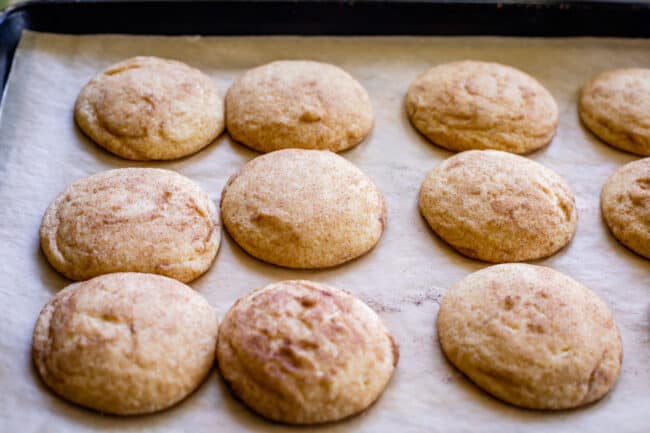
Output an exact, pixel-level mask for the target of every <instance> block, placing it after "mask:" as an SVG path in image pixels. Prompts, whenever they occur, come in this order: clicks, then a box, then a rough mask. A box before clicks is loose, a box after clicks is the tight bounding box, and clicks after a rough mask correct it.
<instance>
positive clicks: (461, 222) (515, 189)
mask: <svg viewBox="0 0 650 433" xmlns="http://www.w3.org/2000/svg"><path fill="white" fill-rule="evenodd" d="M420 211H421V213H422V215H423V216H424V218H425V219H426V220H427V222H428V223H429V225H430V226H431V228H432V229H433V231H435V232H436V234H437V235H438V236H440V237H441V238H442V239H443V240H444V241H445V242H447V243H448V244H449V245H451V246H452V247H453V248H454V249H456V250H457V251H459V252H460V253H461V254H463V255H466V256H468V257H471V258H475V259H479V260H484V261H486V262H493V263H501V262H518V261H525V260H535V259H540V258H543V257H547V256H550V255H551V254H554V253H555V252H557V251H558V250H559V249H561V248H562V247H564V246H565V245H566V244H568V243H569V241H570V240H571V238H572V237H573V235H574V233H575V230H576V224H577V220H578V214H577V211H576V206H575V198H574V196H573V192H572V191H571V189H570V188H569V186H568V185H567V184H566V182H565V181H564V179H562V178H561V177H560V176H559V175H557V174H556V173H555V172H553V171H551V170H550V169H548V168H546V167H544V166H543V165H541V164H538V163H537V162H534V161H531V160H530V159H527V158H524V157H521V156H517V155H513V154H511V153H507V152H501V151H496V150H470V151H466V152H461V153H459V154H457V155H454V156H452V157H451V158H449V159H447V160H445V161H444V162H443V163H442V164H440V165H439V166H437V167H435V168H434V169H433V170H431V172H429V174H428V175H427V176H426V178H425V179H424V182H422V187H421V188H420Z"/></svg>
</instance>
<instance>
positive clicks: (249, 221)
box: [221, 149, 386, 269]
mask: <svg viewBox="0 0 650 433" xmlns="http://www.w3.org/2000/svg"><path fill="white" fill-rule="evenodd" d="M221 216H222V219H223V224H224V227H225V228H226V230H228V233H230V235H231V236H232V237H233V239H234V240H235V241H236V242H237V243H238V244H239V245H240V246H241V247H242V248H243V249H244V250H246V251H247V252H248V253H249V254H251V255H252V256H254V257H257V258H258V259H260V260H263V261H265V262H269V263H273V264H276V265H280V266H286V267H289V268H303V269H308V268H324V267H330V266H335V265H339V264H341V263H344V262H347V261H349V260H352V259H354V258H356V257H359V256H361V255H362V254H364V253H366V252H367V251H369V250H370V249H371V248H372V247H374V246H375V244H376V243H377V242H378V241H379V238H380V237H381V235H382V233H383V231H384V224H385V222H386V207H385V204H384V199H383V197H382V195H381V192H380V191H379V189H377V187H376V186H375V185H374V184H373V183H372V181H371V180H370V179H369V178H368V177H367V176H366V175H365V174H364V173H363V172H361V170H359V169H358V168H357V167H356V166H354V165H353V164H352V163H350V162H349V161H347V160H346V159H344V158H342V157H340V156H338V155H336V154H335V153H332V152H329V151H324V150H304V149H285V150H278V151H275V152H271V153H267V154H265V155H262V156H259V157H257V158H255V159H253V160H252V161H250V162H248V163H247V164H246V165H244V167H243V168H242V169H241V170H240V171H239V173H237V174H236V175H234V176H233V177H231V178H230V180H229V181H228V183H227V185H226V187H225V188H224V190H223V193H222V196H221Z"/></svg>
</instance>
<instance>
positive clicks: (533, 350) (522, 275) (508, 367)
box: [438, 264, 623, 409]
mask: <svg viewBox="0 0 650 433" xmlns="http://www.w3.org/2000/svg"><path fill="white" fill-rule="evenodd" d="M438 338H439V340H440V345H441V347H442V350H443V351H444V353H445V355H446V356H447V358H448V359H449V361H451V363H452V364H454V365H455V366H456V367H457V368H458V369H459V370H460V371H462V372H463V373H465V375H467V377H469V378H470V379H471V380H472V381H473V382H474V383H476V384H477V385H478V386H479V387H481V388H483V390H485V391H487V392H489V393H490V394H492V395H494V396H495V397H497V398H499V399H501V400H504V401H506V402H508V403H511V404H514V405H516V406H521V407H526V408H531V409H569V408H573V407H577V406H582V405H586V404H589V403H591V402H593V401H596V400H598V399H600V398H601V397H603V396H604V395H605V394H606V393H607V392H608V391H609V390H610V389H611V388H612V387H613V386H614V383H615V382H616V379H617V378H618V375H619V372H620V370H621V363H622V359H623V346H622V342H621V336H620V334H619V331H618V328H617V327H616V324H615V323H614V319H613V318H612V314H611V313H610V311H609V309H608V308H607V305H605V303H604V302H603V301H602V300H601V299H600V298H599V297H598V296H597V295H596V294H595V293H594V292H592V291H591V290H589V289H588V288H586V287H585V286H583V285H582V284H580V283H578V282H577V281H575V280H573V279H571V278H569V277H567V276H566V275H564V274H561V273H560V272H557V271H555V270H553V269H551V268H546V267H542V266H533V265H528V264H505V265H497V266H490V267H488V268H485V269H483V270H480V271H478V272H474V273H473V274H471V275H469V276H468V277H466V278H465V279H463V280H462V281H460V282H459V283H457V284H456V285H455V286H454V287H452V288H451V289H450V290H449V292H448V293H447V294H446V296H445V297H444V299H443V301H442V304H441V305H440V311H439V313H438Z"/></svg>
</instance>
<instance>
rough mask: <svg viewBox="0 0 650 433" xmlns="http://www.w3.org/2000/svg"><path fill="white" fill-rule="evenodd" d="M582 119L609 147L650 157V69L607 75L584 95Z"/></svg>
mask: <svg viewBox="0 0 650 433" xmlns="http://www.w3.org/2000/svg"><path fill="white" fill-rule="evenodd" d="M580 118H581V119H582V121H583V122H584V123H585V125H587V127H588V128H589V129H590V130H591V132H593V133H594V134H596V135H597V136H598V137H599V138H600V139H601V140H603V141H605V142H606V143H607V144H609V145H611V146H613V147H616V148H618V149H622V150H625V151H627V152H632V153H636V154H637V155H644V156H650V69H641V68H630V69H615V70H612V71H606V72H603V73H601V74H599V75H597V76H595V77H594V78H592V79H591V81H589V82H588V83H587V84H585V86H584V88H583V89H582V92H581V94H580Z"/></svg>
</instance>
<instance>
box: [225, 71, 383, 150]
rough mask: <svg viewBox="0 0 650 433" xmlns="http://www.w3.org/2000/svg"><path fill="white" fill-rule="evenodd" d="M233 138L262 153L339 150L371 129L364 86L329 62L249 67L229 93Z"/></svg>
mask: <svg viewBox="0 0 650 433" xmlns="http://www.w3.org/2000/svg"><path fill="white" fill-rule="evenodd" d="M226 124H227V127H228V132H229V133H230V135H231V136H232V138H233V139H235V140H237V141H239V142H241V143H243V144H245V145H246V146H248V147H250V148H252V149H255V150H257V151H260V152H270V151H273V150H278V149H286V148H301V149H319V150H331V151H333V152H339V151H341V150H345V149H348V148H350V147H352V146H354V145H356V144H358V143H359V142H361V141H362V140H363V139H364V138H365V137H366V136H367V135H368V134H369V133H370V130H371V129H372V124H373V111H372V105H371V103H370V98H369V97H368V94H367V93H366V91H365V89H364V88H363V87H362V86H361V84H359V82H358V81H356V80H355V79H354V78H353V77H352V76H351V75H350V74H348V73H347V72H345V71H343V70H342V69H340V68H338V67H337V66H334V65H330V64H327V63H319V62H312V61H297V60H292V61H289V60H284V61H275V62H272V63H269V64H267V65H263V66H260V67H257V68H254V69H251V70H249V71H247V72H246V73H245V74H244V75H242V76H241V77H240V78H239V79H238V80H237V81H235V83H234V84H233V85H232V86H231V87H230V89H229V90H228V94H227V95H226Z"/></svg>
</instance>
